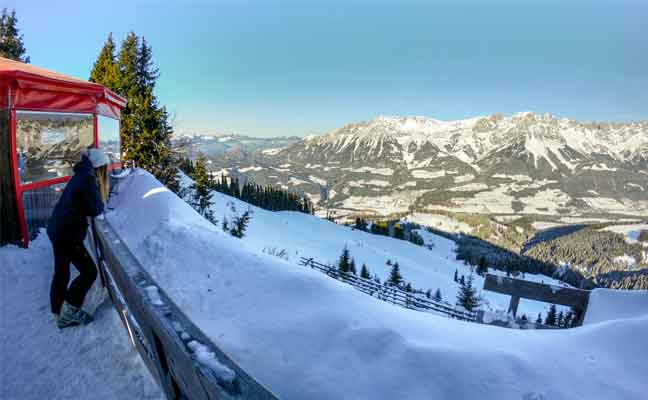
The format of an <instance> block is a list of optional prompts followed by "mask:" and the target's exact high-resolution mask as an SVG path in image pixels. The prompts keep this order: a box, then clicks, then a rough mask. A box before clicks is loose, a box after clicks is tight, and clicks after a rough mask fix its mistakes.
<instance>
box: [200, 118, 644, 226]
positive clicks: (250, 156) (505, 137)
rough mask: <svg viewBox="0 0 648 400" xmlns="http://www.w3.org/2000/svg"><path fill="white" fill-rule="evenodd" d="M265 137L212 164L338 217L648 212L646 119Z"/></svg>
mask: <svg viewBox="0 0 648 400" xmlns="http://www.w3.org/2000/svg"><path fill="white" fill-rule="evenodd" d="M282 139H283V140H282ZM216 140H218V139H216ZM265 140H266V141H267V142H266V143H265V144H266V145H265V146H262V147H259V146H256V147H255V148H252V149H244V148H241V147H239V148H238V149H239V150H238V153H236V156H235V157H214V158H212V163H213V165H212V168H213V169H217V170H219V171H221V172H225V171H223V169H225V170H227V172H228V173H231V174H234V175H236V174H245V175H247V176H248V177H250V178H252V179H253V180H254V181H256V182H257V183H260V184H276V185H280V186H283V187H285V188H290V189H294V190H298V191H302V192H304V193H307V194H309V195H311V196H312V197H313V198H314V200H316V201H320V204H322V205H324V206H326V207H327V208H329V209H333V210H336V211H337V212H338V213H340V214H379V215H389V214H394V213H404V212H409V211H412V210H416V211H434V210H436V211H447V212H468V213H480V214H502V215H508V214H518V215H519V214H533V215H538V214H541V215H569V216H579V215H602V214H604V215H632V216H645V215H648V121H642V122H628V123H616V122H614V123H612V122H610V123H603V122H600V123H599V122H594V123H586V122H579V121H576V120H574V119H569V118H560V117H556V116H553V115H550V114H535V113H532V112H522V113H517V114H514V115H512V116H503V115H500V114H495V115H490V116H485V117H475V118H469V119H463V120H456V121H441V120H437V119H432V118H425V117H386V116H381V117H378V118H375V119H373V120H369V121H364V122H357V123H351V124H348V125H345V126H343V127H341V128H338V129H334V130H332V131H330V132H328V133H326V134H324V135H319V136H307V137H305V138H303V139H301V140H298V139H296V138H280V139H276V140H275V141H272V140H270V139H265ZM221 142H222V141H221ZM275 144H277V145H278V146H276V147H275V146H273V145H275ZM242 152H243V153H245V154H241V153H242Z"/></svg>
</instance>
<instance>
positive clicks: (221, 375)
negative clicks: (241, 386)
mask: <svg viewBox="0 0 648 400" xmlns="http://www.w3.org/2000/svg"><path fill="white" fill-rule="evenodd" d="M187 346H188V347H189V348H190V349H191V351H192V352H193V356H194V357H195V359H196V361H198V362H199V363H201V364H202V365H204V366H206V367H208V368H209V369H210V370H211V371H212V372H213V374H214V376H216V378H217V379H219V380H221V381H223V382H228V383H231V382H233V381H234V379H236V372H234V371H232V370H231V369H230V368H229V367H228V366H227V365H225V364H223V363H221V362H220V361H218V359H217V358H216V354H214V353H212V352H211V351H209V348H208V347H207V346H205V345H204V344H202V343H200V342H199V341H197V340H192V341H190V342H189V343H187Z"/></svg>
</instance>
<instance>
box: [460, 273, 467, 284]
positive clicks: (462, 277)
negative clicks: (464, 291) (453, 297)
mask: <svg viewBox="0 0 648 400" xmlns="http://www.w3.org/2000/svg"><path fill="white" fill-rule="evenodd" d="M459 284H460V285H461V286H463V285H465V284H466V278H465V277H464V276H463V275H461V278H459Z"/></svg>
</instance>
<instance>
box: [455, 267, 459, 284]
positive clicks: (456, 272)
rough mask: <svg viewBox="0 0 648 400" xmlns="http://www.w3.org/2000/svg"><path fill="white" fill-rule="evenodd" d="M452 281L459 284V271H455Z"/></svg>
mask: <svg viewBox="0 0 648 400" xmlns="http://www.w3.org/2000/svg"><path fill="white" fill-rule="evenodd" d="M454 281H455V282H459V271H457V270H456V269H455V273H454Z"/></svg>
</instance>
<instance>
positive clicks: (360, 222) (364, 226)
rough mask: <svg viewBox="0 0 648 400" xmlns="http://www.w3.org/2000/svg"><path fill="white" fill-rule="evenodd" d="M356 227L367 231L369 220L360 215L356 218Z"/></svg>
mask: <svg viewBox="0 0 648 400" xmlns="http://www.w3.org/2000/svg"><path fill="white" fill-rule="evenodd" d="M354 228H356V229H358V230H361V231H366V230H367V221H366V220H364V219H362V218H360V217H358V218H356V220H355V225H354Z"/></svg>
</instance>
